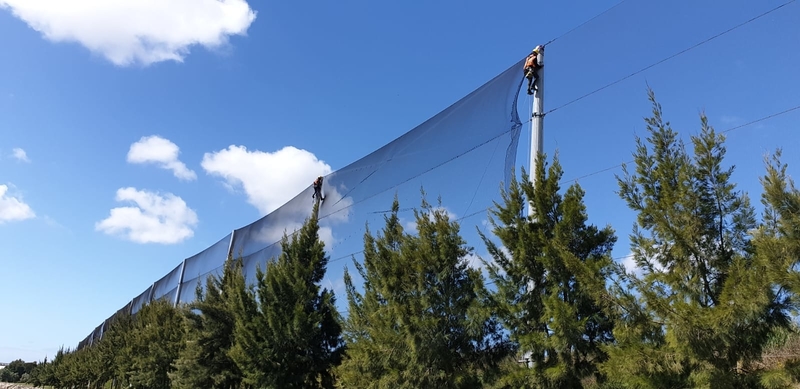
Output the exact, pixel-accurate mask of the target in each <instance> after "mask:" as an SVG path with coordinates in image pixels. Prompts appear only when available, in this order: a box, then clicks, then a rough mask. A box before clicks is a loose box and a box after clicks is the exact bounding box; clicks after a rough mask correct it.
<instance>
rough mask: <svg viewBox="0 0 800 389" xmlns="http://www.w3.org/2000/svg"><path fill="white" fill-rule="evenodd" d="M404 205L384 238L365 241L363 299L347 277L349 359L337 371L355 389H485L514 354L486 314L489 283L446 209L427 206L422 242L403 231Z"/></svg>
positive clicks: (420, 219)
mask: <svg viewBox="0 0 800 389" xmlns="http://www.w3.org/2000/svg"><path fill="white" fill-rule="evenodd" d="M398 210H399V203H398V202H397V200H395V202H394V203H393V206H392V213H391V215H390V216H388V217H386V218H385V221H386V225H385V226H384V228H383V230H382V234H380V235H379V236H377V237H375V236H373V235H372V234H371V233H370V232H369V231H367V233H366V234H365V236H364V250H365V251H364V262H363V264H361V263H358V262H355V266H356V269H357V270H358V274H359V275H360V276H361V277H362V278H363V279H364V285H363V292H358V291H357V289H356V286H355V284H354V281H353V278H352V276H351V275H350V274H349V272H346V273H345V284H346V287H347V294H348V302H349V307H350V310H349V315H348V318H347V321H346V324H345V339H346V341H347V345H348V352H347V356H346V358H345V360H344V361H343V363H342V365H341V367H340V368H339V370H338V373H339V375H340V384H341V385H342V386H344V387H352V388H390V387H391V388H422V387H426V388H478V387H482V376H483V375H486V374H487V373H489V372H491V370H492V369H493V368H494V366H495V365H496V363H497V362H498V361H499V360H500V358H502V357H503V356H504V355H505V354H506V353H507V350H508V348H507V345H506V342H505V339H503V337H502V335H501V333H500V328H499V326H498V324H497V323H496V322H495V321H494V320H493V319H492V317H491V316H490V315H489V314H488V311H487V310H486V309H485V308H484V306H483V304H482V301H481V298H480V295H481V294H482V291H483V288H484V286H483V280H482V277H481V274H480V272H479V271H477V270H475V269H471V268H469V267H468V264H467V257H468V255H469V254H470V253H471V248H468V247H467V246H466V242H465V241H464V240H463V239H462V238H461V236H460V235H459V228H460V227H459V225H458V223H456V222H451V221H450V220H449V216H448V214H447V212H446V211H445V210H443V209H442V208H437V209H434V208H433V207H432V206H431V205H430V204H428V203H427V202H426V201H425V200H424V199H423V202H422V209H421V210H420V211H415V222H416V232H417V234H416V235H412V234H407V233H405V232H404V231H403V227H402V226H401V224H400V220H399V217H398V214H397V213H398Z"/></svg>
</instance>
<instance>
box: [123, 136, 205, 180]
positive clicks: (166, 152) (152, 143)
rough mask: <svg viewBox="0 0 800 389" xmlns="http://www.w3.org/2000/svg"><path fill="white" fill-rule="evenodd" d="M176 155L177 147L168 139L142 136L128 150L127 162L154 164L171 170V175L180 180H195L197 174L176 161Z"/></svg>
mask: <svg viewBox="0 0 800 389" xmlns="http://www.w3.org/2000/svg"><path fill="white" fill-rule="evenodd" d="M178 154H180V149H179V148H178V145H176V144H175V143H172V142H171V141H170V140H169V139H164V138H162V137H160V136H158V135H152V136H143V137H142V139H139V141H138V142H136V143H133V144H132V145H131V148H130V150H128V162H130V163H155V164H157V165H158V166H159V167H160V168H162V169H166V170H172V174H174V175H175V177H178V178H179V179H181V180H187V181H191V180H195V179H197V174H196V173H195V172H194V171H192V170H191V169H189V168H187V167H186V164H184V163H183V162H181V161H180V160H179V159H178Z"/></svg>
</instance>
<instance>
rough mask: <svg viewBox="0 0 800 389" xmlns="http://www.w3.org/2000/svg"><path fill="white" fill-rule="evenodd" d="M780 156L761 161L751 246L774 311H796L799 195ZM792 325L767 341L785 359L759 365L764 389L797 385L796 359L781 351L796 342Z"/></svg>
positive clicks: (799, 295)
mask: <svg viewBox="0 0 800 389" xmlns="http://www.w3.org/2000/svg"><path fill="white" fill-rule="evenodd" d="M781 154H782V152H781V150H778V151H777V152H776V153H775V155H774V156H773V157H772V158H771V159H767V160H766V161H765V164H766V168H767V172H766V174H765V175H764V176H763V177H762V178H761V184H762V186H763V188H764V192H763V194H762V196H761V203H762V204H763V205H764V213H763V224H762V225H761V226H760V227H759V228H758V230H757V231H755V232H754V234H753V235H754V238H753V244H754V246H755V248H756V253H757V257H758V258H759V260H760V262H761V267H762V271H764V272H768V273H770V277H771V278H772V279H774V280H775V283H776V288H775V290H776V291H777V295H776V296H775V298H776V300H777V302H779V304H776V308H782V309H783V308H785V307H792V308H793V309H795V310H796V309H797V308H798V305H799V304H800V270H798V268H797V265H798V262H800V212H798V210H800V191H799V190H798V189H797V188H796V187H795V184H794V181H793V180H792V179H791V178H790V177H789V176H788V174H787V172H786V170H787V168H788V166H787V165H786V164H784V163H782V162H781ZM793 324H794V327H793V328H788V329H787V330H786V331H781V332H777V333H776V334H775V335H776V336H773V338H772V339H771V340H772V344H771V345H770V346H771V347H770V348H772V349H773V350H776V351H779V353H780V354H783V355H785V357H783V358H782V360H781V361H779V362H778V363H776V364H773V365H763V368H764V369H763V371H762V372H761V380H760V382H761V384H762V385H763V386H764V387H766V388H770V389H771V388H789V387H792V385H793V384H794V385H795V386H796V384H798V383H799V382H800V356H798V355H797V354H796V350H795V349H786V350H781V349H783V348H784V347H787V346H791V344H790V341H791V340H793V339H796V338H797V334H798V331H797V330H798V329H797V324H796V323H793ZM796 344H797V343H796V342H795V345H796ZM780 351H783V352H780Z"/></svg>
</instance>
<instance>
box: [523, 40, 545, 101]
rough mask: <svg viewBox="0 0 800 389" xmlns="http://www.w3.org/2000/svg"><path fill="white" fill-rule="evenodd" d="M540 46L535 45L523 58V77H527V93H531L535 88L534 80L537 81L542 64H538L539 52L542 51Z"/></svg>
mask: <svg viewBox="0 0 800 389" xmlns="http://www.w3.org/2000/svg"><path fill="white" fill-rule="evenodd" d="M542 49H543V47H542V46H536V48H535V49H533V51H532V52H531V54H530V55H529V56H528V58H527V59H525V67H524V71H525V78H527V79H528V94H529V95H532V94H533V91H534V90H535V89H536V82H537V81H539V69H541V68H542V65H540V64H539V52H540V51H542Z"/></svg>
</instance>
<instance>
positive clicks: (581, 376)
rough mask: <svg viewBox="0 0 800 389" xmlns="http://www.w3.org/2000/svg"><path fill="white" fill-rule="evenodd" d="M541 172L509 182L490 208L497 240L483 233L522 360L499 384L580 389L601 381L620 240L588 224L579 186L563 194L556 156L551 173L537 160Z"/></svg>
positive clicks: (500, 305)
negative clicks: (614, 252)
mask: <svg viewBox="0 0 800 389" xmlns="http://www.w3.org/2000/svg"><path fill="white" fill-rule="evenodd" d="M536 166H537V168H536V171H535V176H534V179H533V182H531V181H530V180H529V177H528V176H527V174H525V172H523V174H522V177H523V180H522V182H518V181H517V180H516V178H512V181H511V182H510V184H509V185H508V189H507V190H503V192H502V198H503V201H502V202H501V203H499V204H496V205H495V208H494V209H493V210H492V216H491V217H490V224H491V225H492V226H493V230H492V232H493V233H494V235H495V237H496V238H497V239H499V242H496V241H495V239H493V238H490V237H487V236H486V235H483V234H481V236H482V238H483V240H484V242H485V244H486V246H487V248H488V251H489V253H490V254H491V256H492V260H493V261H492V262H486V264H487V267H488V269H489V276H490V278H491V279H492V281H493V282H494V284H495V286H496V291H495V292H493V293H492V295H491V301H492V305H493V307H494V308H495V309H496V311H497V314H498V315H499V317H500V318H501V319H502V322H503V323H504V325H505V327H506V328H507V329H508V330H509V331H510V333H511V338H512V339H513V340H514V341H515V343H516V344H517V345H518V347H519V355H518V357H517V358H518V359H519V360H520V361H521V362H522V364H521V365H518V366H515V365H512V366H515V367H511V368H507V369H506V370H507V371H506V374H505V376H504V378H503V379H501V380H500V381H499V383H498V384H497V386H498V387H537V388H581V387H583V385H584V383H586V382H597V381H598V380H600V381H602V379H603V377H602V376H601V375H600V374H599V372H598V367H597V365H598V363H599V362H602V361H603V360H605V359H606V353H605V352H604V351H603V350H602V349H601V345H603V344H608V343H610V342H611V341H612V340H613V337H612V334H611V330H612V321H611V320H610V318H609V317H608V316H607V315H606V313H605V311H604V310H603V301H604V300H606V296H607V293H606V288H605V284H606V281H607V279H608V277H609V276H610V275H611V274H612V271H613V269H614V267H613V260H612V259H611V256H610V253H611V249H612V247H613V244H614V242H615V241H616V238H615V236H614V232H613V231H612V229H611V228H610V227H605V228H598V227H596V226H594V225H591V224H589V223H588V215H587V211H586V206H585V205H584V203H583V196H584V192H583V190H582V189H581V188H580V186H578V185H577V184H574V185H572V186H570V187H569V188H568V189H567V190H566V192H565V193H563V194H562V193H561V192H560V185H559V181H560V180H561V176H562V169H561V165H560V163H559V161H558V158H557V157H556V158H555V159H554V161H553V164H552V166H550V168H549V169H546V168H545V157H544V155H539V156H538V163H537V165H536ZM546 170H547V172H546ZM528 206H530V214H527V215H526V208H528Z"/></svg>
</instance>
